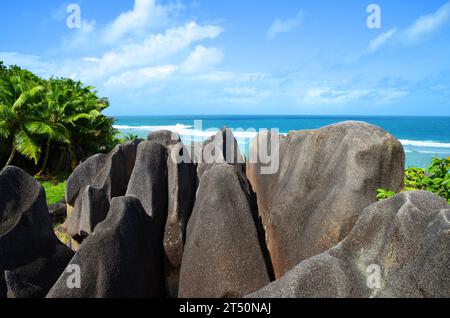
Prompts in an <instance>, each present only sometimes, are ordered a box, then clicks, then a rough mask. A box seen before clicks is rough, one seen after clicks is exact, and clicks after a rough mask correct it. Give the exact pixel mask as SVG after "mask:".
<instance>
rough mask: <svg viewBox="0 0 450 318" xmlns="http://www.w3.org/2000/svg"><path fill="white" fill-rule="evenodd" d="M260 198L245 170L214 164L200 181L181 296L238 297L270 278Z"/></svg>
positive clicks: (184, 261)
mask: <svg viewBox="0 0 450 318" xmlns="http://www.w3.org/2000/svg"><path fill="white" fill-rule="evenodd" d="M260 229H261V226H260V224H259V223H258V216H257V207H256V201H255V198H254V196H253V194H252V191H251V189H250V185H249V183H248V181H247V179H246V177H245V174H244V173H243V172H242V171H239V170H237V169H236V168H235V167H233V166H231V165H227V164H222V165H215V166H214V167H211V168H210V169H209V170H208V171H207V172H205V173H204V175H203V177H202V178H201V181H200V187H199V189H198V193H197V200H196V203H195V206H194V211H193V213H192V216H191V218H190V220H189V224H188V232H187V241H186V246H185V249H184V254H183V262H182V265H181V272H180V290H179V296H180V297H187V298H190V297H194V298H198V297H200V298H202V297H240V296H243V295H246V294H248V293H250V292H252V291H255V290H257V289H258V288H261V287H262V286H264V285H266V284H268V283H269V281H270V277H269V272H270V264H268V263H267V262H266V258H265V253H264V252H265V247H264V236H263V234H262V233H261V231H260Z"/></svg>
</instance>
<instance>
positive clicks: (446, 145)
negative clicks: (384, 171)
mask: <svg viewBox="0 0 450 318" xmlns="http://www.w3.org/2000/svg"><path fill="white" fill-rule="evenodd" d="M400 142H401V143H402V144H403V146H414V147H430V148H450V143H445V142H436V141H422V140H407V139H403V140H400Z"/></svg>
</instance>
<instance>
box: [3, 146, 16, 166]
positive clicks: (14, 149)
mask: <svg viewBox="0 0 450 318" xmlns="http://www.w3.org/2000/svg"><path fill="white" fill-rule="evenodd" d="M15 154H16V147H14V146H12V150H11V154H10V155H9V158H8V161H6V164H5V167H6V166H9V165H10V164H11V163H12V162H13V160H14V156H15Z"/></svg>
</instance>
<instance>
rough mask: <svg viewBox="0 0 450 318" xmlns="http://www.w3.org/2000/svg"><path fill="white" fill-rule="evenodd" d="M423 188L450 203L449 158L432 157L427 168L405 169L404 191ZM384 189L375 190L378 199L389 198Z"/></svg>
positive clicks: (387, 192)
mask: <svg viewBox="0 0 450 318" xmlns="http://www.w3.org/2000/svg"><path fill="white" fill-rule="evenodd" d="M410 190H425V191H430V192H433V193H436V194H437V195H439V196H441V197H443V198H444V199H446V200H447V201H448V202H449V203H450V158H447V159H440V158H434V159H433V160H432V162H431V165H430V166H429V167H428V168H427V169H422V168H408V169H406V171H405V188H404V191H410ZM389 193H391V194H392V193H393V192H392V191H386V190H385V189H379V190H378V192H377V198H378V200H383V199H387V198H389Z"/></svg>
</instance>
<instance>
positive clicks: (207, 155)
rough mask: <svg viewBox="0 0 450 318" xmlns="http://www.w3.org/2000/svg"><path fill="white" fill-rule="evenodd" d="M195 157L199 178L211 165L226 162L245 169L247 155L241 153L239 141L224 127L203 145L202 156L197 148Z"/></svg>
mask: <svg viewBox="0 0 450 318" xmlns="http://www.w3.org/2000/svg"><path fill="white" fill-rule="evenodd" d="M194 152H195V151H194ZM195 158H196V160H197V162H196V163H197V164H198V167H197V175H198V178H199V180H200V179H201V177H202V176H203V174H204V173H205V172H207V171H208V170H209V169H211V167H214V166H215V165H222V164H224V163H226V164H229V165H233V166H235V167H236V169H239V170H242V171H245V157H244V156H243V155H242V154H241V153H240V150H239V145H238V142H237V140H236V138H234V135H233V132H232V131H231V130H230V129H229V128H223V129H221V130H220V131H219V132H217V133H216V134H215V135H214V136H212V137H211V138H209V139H207V140H206V141H205V142H204V143H203V145H202V148H201V154H200V156H199V154H198V150H197V153H196V154H195Z"/></svg>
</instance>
